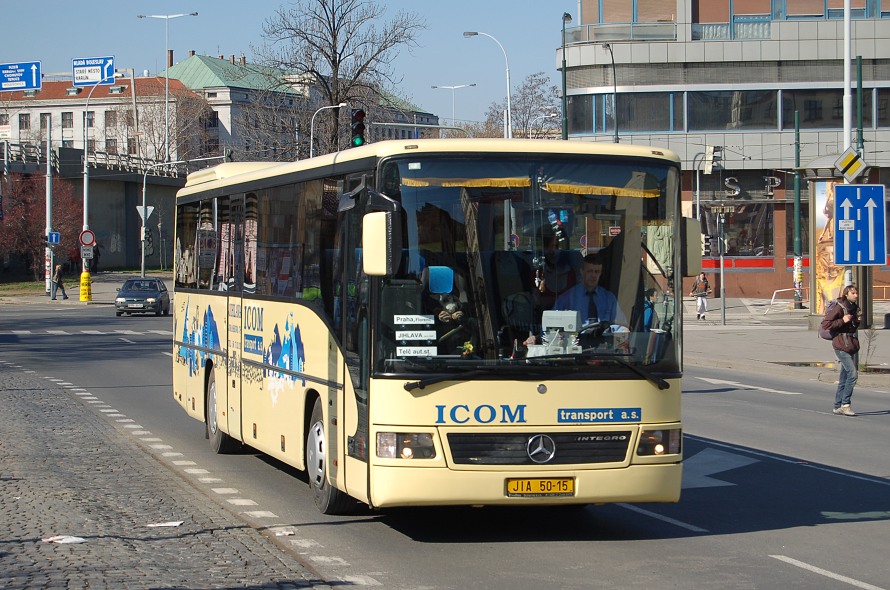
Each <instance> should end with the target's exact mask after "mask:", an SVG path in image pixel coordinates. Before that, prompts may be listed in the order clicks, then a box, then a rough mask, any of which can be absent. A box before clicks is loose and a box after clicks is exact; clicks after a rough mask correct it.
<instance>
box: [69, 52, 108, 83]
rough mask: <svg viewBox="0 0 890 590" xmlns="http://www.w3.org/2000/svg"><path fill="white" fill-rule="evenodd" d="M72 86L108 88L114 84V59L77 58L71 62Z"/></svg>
mask: <svg viewBox="0 0 890 590" xmlns="http://www.w3.org/2000/svg"><path fill="white" fill-rule="evenodd" d="M71 78H72V84H73V85H74V86H96V85H100V86H109V85H111V84H114V57H113V56H111V57H78V58H77V59H72V60H71Z"/></svg>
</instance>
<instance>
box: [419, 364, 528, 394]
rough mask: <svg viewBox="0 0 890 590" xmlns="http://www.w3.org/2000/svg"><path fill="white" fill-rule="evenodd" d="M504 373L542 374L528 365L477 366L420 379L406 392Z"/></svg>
mask: <svg viewBox="0 0 890 590" xmlns="http://www.w3.org/2000/svg"><path fill="white" fill-rule="evenodd" d="M453 368H456V367H453ZM503 371H507V372H511V373H522V374H523V375H531V374H536V375H537V374H540V372H541V371H540V369H539V370H537V371H529V367H528V365H526V364H517V365H484V366H481V367H480V366H478V365H477V366H476V367H475V368H473V369H471V370H466V371H464V372H455V373H443V374H440V375H434V376H432V377H426V378H424V379H420V380H419V381H410V382H408V383H405V385H404V388H405V391H413V390H415V389H423V388H424V387H426V386H427V385H434V384H436V383H442V382H443V381H464V380H466V379H472V378H473V377H479V376H480V375H490V374H492V373H500V372H503Z"/></svg>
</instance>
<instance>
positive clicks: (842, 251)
mask: <svg viewBox="0 0 890 590" xmlns="http://www.w3.org/2000/svg"><path fill="white" fill-rule="evenodd" d="M834 263H835V264H837V265H843V266H857V265H870V264H880V265H884V264H887V210H886V205H885V204H884V185H882V184H838V185H835V187H834Z"/></svg>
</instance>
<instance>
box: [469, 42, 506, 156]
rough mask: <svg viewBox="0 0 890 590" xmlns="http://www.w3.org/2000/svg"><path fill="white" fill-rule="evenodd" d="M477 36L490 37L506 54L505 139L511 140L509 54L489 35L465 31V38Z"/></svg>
mask: <svg viewBox="0 0 890 590" xmlns="http://www.w3.org/2000/svg"><path fill="white" fill-rule="evenodd" d="M476 35H482V36H484V37H488V38H489V39H491V40H492V41H494V42H495V43H497V44H498V47H500V48H501V51H502V52H503V53H504V63H505V64H506V65H507V121H506V129H504V137H506V138H508V139H509V138H511V137H513V115H512V113H511V112H510V62H509V61H508V60H507V52H506V51H505V50H504V46H503V45H501V42H500V41H498V40H497V39H495V38H494V37H492V36H491V35H489V34H488V33H483V32H482V31H464V37H475V36H476Z"/></svg>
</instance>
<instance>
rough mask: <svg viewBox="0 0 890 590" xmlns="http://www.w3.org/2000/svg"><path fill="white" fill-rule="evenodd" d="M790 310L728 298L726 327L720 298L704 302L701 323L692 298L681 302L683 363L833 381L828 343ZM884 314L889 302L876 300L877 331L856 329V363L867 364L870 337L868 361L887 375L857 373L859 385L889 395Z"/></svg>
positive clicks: (805, 313)
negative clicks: (697, 317)
mask: <svg viewBox="0 0 890 590" xmlns="http://www.w3.org/2000/svg"><path fill="white" fill-rule="evenodd" d="M790 307H791V306H790V305H789V303H788V302H783V303H782V304H779V303H776V304H775V305H773V306H772V307H770V302H769V300H767V299H739V298H727V299H726V312H725V317H726V324H725V325H724V324H723V315H724V314H723V308H722V306H721V301H720V299H719V298H718V299H709V300H708V313H707V316H706V317H707V319H706V320H704V321H700V320H696V319H695V300H694V299H693V298H684V300H683V325H684V331H683V334H684V336H683V337H684V341H683V344H684V353H683V358H684V363H685V364H686V365H687V366H690V365H691V366H701V367H718V368H720V367H722V368H727V369H735V370H743V371H751V372H756V373H778V374H782V375H785V376H795V377H797V378H799V379H801V380H802V381H808V380H813V379H816V380H819V381H824V382H827V383H836V382H837V378H838V369H837V368H836V366H835V365H836V364H837V358H836V357H835V356H834V352H833V350H832V348H831V343H830V342H828V341H827V340H822V339H821V338H819V336H818V334H817V333H816V331H815V330H811V329H810V327H809V326H810V315H811V314H810V310H808V309H791V308H790ZM885 313H890V303H887V302H876V303H875V306H874V318H875V321H874V324H875V327H876V329H875V330H860V332H859V337H860V344H861V346H862V350H861V351H860V353H859V354H860V362H865V361H866V354H867V348H868V341H869V338H870V337H871V343H872V353H871V355H870V356H869V357H868V359H867V362H868V364H869V366H870V367H878V368H884V369H885V370H886V371H887V372H886V373H868V372H860V373H859V381H858V383H857V387H867V388H869V389H879V390H883V391H887V392H890V363H888V358H890V352H888V351H890V330H884V329H883V326H884V314H885ZM814 319H815V318H814ZM870 334H871V335H872V336H870Z"/></svg>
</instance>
